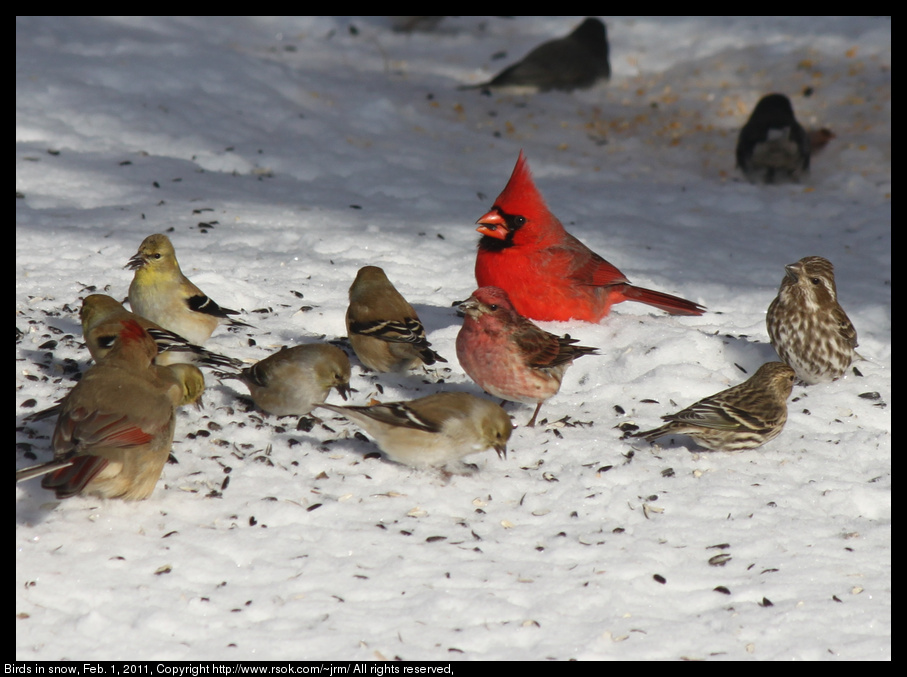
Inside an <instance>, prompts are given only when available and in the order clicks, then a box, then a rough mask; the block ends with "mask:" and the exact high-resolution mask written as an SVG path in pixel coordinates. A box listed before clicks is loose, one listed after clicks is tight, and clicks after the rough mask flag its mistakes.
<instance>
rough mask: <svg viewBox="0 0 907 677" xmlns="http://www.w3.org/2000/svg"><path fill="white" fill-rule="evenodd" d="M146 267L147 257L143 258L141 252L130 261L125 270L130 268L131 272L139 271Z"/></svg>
mask: <svg viewBox="0 0 907 677" xmlns="http://www.w3.org/2000/svg"><path fill="white" fill-rule="evenodd" d="M144 265H145V257H144V256H142V254H141V252H139V253H136V255H135V256H133V257H132V258H131V259H129V261H128V262H127V263H126V265H125V266H123V268H129V269H130V270H138V269H139V268H141V267H142V266H144Z"/></svg>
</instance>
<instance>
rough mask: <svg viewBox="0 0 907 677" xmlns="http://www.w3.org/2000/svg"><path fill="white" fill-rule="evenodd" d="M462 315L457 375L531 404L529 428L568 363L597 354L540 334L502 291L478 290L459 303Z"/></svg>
mask: <svg viewBox="0 0 907 677" xmlns="http://www.w3.org/2000/svg"><path fill="white" fill-rule="evenodd" d="M460 310H462V311H463V312H464V313H466V319H465V320H464V321H463V327H462V328H461V329H460V333H459V334H457V358H458V359H459V360H460V366H462V367H463V371H465V372H466V374H467V375H468V376H469V378H471V379H472V380H473V381H475V382H476V383H477V384H478V385H479V386H480V387H481V388H482V389H483V390H485V392H487V393H489V394H490V395H494V396H495V397H500V398H503V399H505V400H510V401H512V402H522V403H524V404H534V405H536V407H535V412H534V413H533V414H532V418H531V419H530V421H529V423H527V424H526V425H527V426H528V427H530V428H531V427H533V426H534V425H535V419H536V418H537V417H538V415H539V410H540V409H541V408H542V403H543V402H545V400H547V399H549V398H551V397H554V395H556V394H557V392H558V390H560V388H561V380H562V379H563V378H564V372H566V371H567V367H569V366H570V365H571V364H573V360H575V359H576V358H578V357H582V356H583V355H595V354H598V350H597V349H595V348H590V347H588V346H578V345H575V344H576V342H577V340H576V339H573V338H570V336H569V335H567V336H557V335H556V334H552V333H550V332H547V331H545V330H544V329H542V328H541V327H539V326H538V325H536V324H533V323H532V322H530V321H529V320H527V319H526V318H525V317H523V316H522V315H520V314H519V313H518V312H517V311H516V310H514V308H513V304H512V303H511V302H510V298H509V297H508V296H507V292H505V291H504V290H503V289H499V288H498V287H480V288H479V289H477V290H476V291H474V292H473V293H472V296H470V297H469V299H467V300H466V301H464V302H463V303H462V304H460Z"/></svg>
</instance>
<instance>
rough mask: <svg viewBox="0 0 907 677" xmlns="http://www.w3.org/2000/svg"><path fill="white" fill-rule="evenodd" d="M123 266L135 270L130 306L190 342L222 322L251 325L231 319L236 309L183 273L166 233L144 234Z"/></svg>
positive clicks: (198, 341) (204, 338) (206, 335)
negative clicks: (218, 300)
mask: <svg viewBox="0 0 907 677" xmlns="http://www.w3.org/2000/svg"><path fill="white" fill-rule="evenodd" d="M125 267H126V268H131V269H132V270H134V271H135V275H134V276H133V278H132V284H131V285H129V305H131V306H132V310H133V311H134V312H135V313H138V314H139V315H141V316H142V317H144V318H147V319H149V320H151V321H152V322H156V323H157V324H159V325H161V326H162V327H163V328H164V329H167V330H168V331H172V332H174V333H175V334H179V335H180V336H183V337H185V339H186V340H187V341H189V343H192V344H194V345H197V346H200V345H202V344H203V343H204V342H205V341H207V340H208V339H209V338H210V337H211V334H212V332H213V331H214V330H215V329H216V328H217V325H219V324H222V323H228V324H230V325H231V326H239V327H249V326H251V325H248V324H246V323H245V322H240V321H239V320H234V319H231V318H230V315H239V312H238V311H236V310H230V309H229V308H222V307H221V306H219V305H217V304H216V303H215V302H214V301H212V300H211V299H210V298H208V297H207V296H206V295H205V294H204V292H202V290H201V289H199V288H198V287H196V286H195V285H194V284H192V282H191V281H190V280H189V278H187V277H186V276H185V275H183V272H182V271H181V270H180V264H179V263H178V262H177V260H176V252H175V250H174V249H173V244H172V243H171V242H170V238H168V237H167V236H166V235H161V234H156V235H149V236H148V237H146V238H145V239H144V240H143V241H142V244H141V245H140V246H139V250H138V251H137V252H136V254H135V256H133V257H132V258H131V259H129V263H127V264H126V266H125Z"/></svg>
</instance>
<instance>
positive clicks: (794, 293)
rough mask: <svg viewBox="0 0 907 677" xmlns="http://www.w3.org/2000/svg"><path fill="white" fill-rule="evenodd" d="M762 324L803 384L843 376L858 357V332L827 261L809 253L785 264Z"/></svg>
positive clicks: (781, 355) (811, 383)
mask: <svg viewBox="0 0 907 677" xmlns="http://www.w3.org/2000/svg"><path fill="white" fill-rule="evenodd" d="M784 268H785V270H786V273H785V275H784V279H783V280H781V287H780V288H779V289H778V296H776V297H775V300H774V301H772V303H771V305H770V306H769V307H768V313H767V314H766V316H765V324H766V327H767V329H768V335H769V337H770V338H771V341H772V345H773V346H774V348H775V351H776V352H777V353H778V356H779V357H780V358H781V359H782V360H784V361H785V362H787V363H788V364H789V365H790V366H791V367H793V369H794V371H795V372H797V378H799V379H800V380H801V381H803V383H805V384H807V385H813V384H815V383H827V382H829V381H833V380H835V379H836V378H839V377H841V376H843V375H844V372H845V371H847V368H848V367H849V366H850V365H851V363H852V362H853V360H854V357H855V356H856V354H857V353H856V351H855V348H856V347H857V330H856V329H854V326H853V323H852V322H851V321H850V318H848V317H847V313H845V312H844V309H843V308H841V305H840V304H839V303H838V292H837V288H836V287H835V272H834V266H832V264H831V261H829V260H828V259H824V258H822V257H821V256H807V257H805V258H802V259H800V260H799V261H797V262H796V263H791V264H790V265H787V266H785V267H784Z"/></svg>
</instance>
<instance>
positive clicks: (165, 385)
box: [16, 319, 204, 500]
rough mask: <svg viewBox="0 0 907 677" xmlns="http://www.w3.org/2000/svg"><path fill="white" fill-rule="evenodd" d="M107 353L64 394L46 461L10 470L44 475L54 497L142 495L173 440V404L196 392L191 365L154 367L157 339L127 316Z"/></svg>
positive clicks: (198, 385)
mask: <svg viewBox="0 0 907 677" xmlns="http://www.w3.org/2000/svg"><path fill="white" fill-rule="evenodd" d="M121 324H122V330H121V331H120V334H119V336H118V337H117V340H116V341H115V342H114V346H113V348H112V349H111V351H110V353H109V354H108V355H107V356H106V357H105V358H104V359H103V360H102V361H101V362H100V363H98V364H97V365H95V366H94V367H92V368H91V369H89V370H88V371H87V372H86V373H85V375H84V376H83V377H82V380H81V381H79V383H78V384H77V385H76V386H75V387H74V388H73V389H72V390H71V391H70V392H69V394H67V396H66V397H65V399H64V400H63V403H62V404H61V411H60V416H59V418H58V419H57V425H56V428H55V430H54V434H53V448H54V460H53V461H50V462H48V463H44V464H41V465H39V466H35V467H32V468H25V469H23V470H19V471H16V481H17V482H20V481H22V480H26V479H30V478H32V477H37V476H38V475H45V477H44V479H43V480H42V482H41V486H43V487H44V488H45V489H50V490H53V491H54V492H56V495H57V498H68V497H70V496H74V495H76V494H79V493H85V494H93V495H96V496H101V497H103V498H122V499H125V500H140V499H143V498H147V497H148V496H150V495H151V492H152V491H153V490H154V485H155V484H156V483H157V480H158V479H159V478H160V475H161V471H162V470H163V467H164V463H166V461H167V457H168V455H169V454H170V448H171V446H172V444H173V430H174V421H175V418H174V410H175V408H176V407H177V406H179V405H180V404H183V403H189V402H192V401H195V400H197V399H198V397H199V396H200V395H201V390H202V389H203V388H204V378H203V377H202V376H201V372H200V371H199V370H198V368H197V367H195V366H193V365H180V366H179V367H177V368H176V369H174V368H173V367H161V366H158V365H155V364H154V363H153V360H154V358H155V356H156V355H157V345H156V344H155V342H154V340H153V339H152V338H151V337H150V336H149V335H148V333H147V332H146V331H145V330H144V329H143V328H142V327H141V326H140V325H139V324H138V323H137V322H136V321H134V320H128V319H127V320H124V321H122V323H121Z"/></svg>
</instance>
